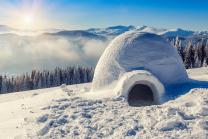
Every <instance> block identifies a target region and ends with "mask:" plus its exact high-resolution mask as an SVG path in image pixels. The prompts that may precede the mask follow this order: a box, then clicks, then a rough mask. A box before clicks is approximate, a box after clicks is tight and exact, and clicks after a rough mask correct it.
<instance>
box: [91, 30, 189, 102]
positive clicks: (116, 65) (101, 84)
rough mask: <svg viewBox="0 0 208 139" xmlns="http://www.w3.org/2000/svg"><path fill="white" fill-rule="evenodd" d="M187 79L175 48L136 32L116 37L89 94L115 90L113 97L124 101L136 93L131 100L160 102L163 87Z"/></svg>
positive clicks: (157, 38) (97, 72) (98, 66)
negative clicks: (123, 98) (118, 97)
mask: <svg viewBox="0 0 208 139" xmlns="http://www.w3.org/2000/svg"><path fill="white" fill-rule="evenodd" d="M187 80H188V76H187V73H186V70H185V68H184V66H183V62H182V60H181V58H180V56H179V55H178V53H177V51H176V50H175V48H173V47H172V46H171V45H170V44H169V43H168V42H167V41H166V40H164V39H163V38H162V37H161V36H158V35H156V34H151V33H144V32H139V31H137V30H135V31H130V32H127V33H124V34H122V35H120V36H118V37H117V38H115V39H114V40H113V41H112V42H111V43H110V44H109V46H108V47H107V48H106V50H105V51H104V53H103V55H102V56H101V58H100V60H99V61H98V64H97V66H96V69H95V74H94V78H93V82H92V88H91V92H98V93H99V91H100V92H103V91H102V90H105V89H108V90H114V91H113V92H111V93H113V94H114V95H115V96H118V95H119V96H124V97H126V98H129V97H130V96H129V94H130V92H136V95H135V94H134V98H140V99H144V100H145V99H150V100H151V99H153V102H154V103H159V102H160V101H161V98H160V97H161V96H162V94H163V93H164V92H165V91H164V86H166V85H171V84H178V83H184V82H186V81H187ZM136 85H137V86H136ZM138 85H140V86H138ZM132 89H134V90H132ZM147 92H149V95H150V94H152V98H150V96H149V95H147V94H146V95H145V93H147ZM141 93H142V94H143V96H140V95H141ZM109 96H110V95H109Z"/></svg>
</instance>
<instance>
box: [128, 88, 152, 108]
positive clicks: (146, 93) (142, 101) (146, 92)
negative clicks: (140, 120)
mask: <svg viewBox="0 0 208 139" xmlns="http://www.w3.org/2000/svg"><path fill="white" fill-rule="evenodd" d="M128 103H129V105H130V106H134V107H138V106H149V105H154V104H155V100H154V94H153V91H152V89H151V88H150V87H149V86H148V85H145V84H135V85H134V86H133V87H132V88H131V89H130V90H129V93H128Z"/></svg>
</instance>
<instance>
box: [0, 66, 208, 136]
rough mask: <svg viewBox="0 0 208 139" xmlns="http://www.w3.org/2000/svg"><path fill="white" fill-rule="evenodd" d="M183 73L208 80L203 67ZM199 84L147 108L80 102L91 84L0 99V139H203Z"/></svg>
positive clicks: (206, 131) (207, 101)
mask: <svg viewBox="0 0 208 139" xmlns="http://www.w3.org/2000/svg"><path fill="white" fill-rule="evenodd" d="M188 74H189V76H190V77H191V78H192V79H195V80H200V81H208V68H199V69H191V70H188ZM202 83H203V85H202V86H200V82H199V85H198V86H197V87H198V88H197V89H194V88H193V89H191V88H189V90H187V93H186V94H185V95H182V96H180V97H178V98H176V99H175V100H170V101H167V102H165V103H164V104H162V105H154V106H146V107H130V106H128V104H127V102H126V100H125V99H124V98H111V99H109V98H106V99H102V100H95V99H91V100H89V99H86V98H83V97H82V95H83V94H84V93H85V92H86V91H88V90H89V89H90V87H91V84H90V83H89V84H80V85H71V86H67V87H66V86H61V87H56V88H49V89H41V90H35V91H26V92H18V93H12V94H3V95H0V139H13V138H15V139H22V138H23V139H24V138H27V139H28V138H32V139H35V138H41V139H42V138H54V139H55V138H144V139H146V138H183V139H184V138H185V139H186V138H187V139H189V138H200V139H203V138H204V139H206V138H208V90H207V89H206V88H200V87H204V84H206V82H202ZM207 84H208V83H207ZM193 87H194V85H193ZM190 89H191V90H190ZM178 90H180V89H178Z"/></svg>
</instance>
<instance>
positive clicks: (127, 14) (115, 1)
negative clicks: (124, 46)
mask: <svg viewBox="0 0 208 139" xmlns="http://www.w3.org/2000/svg"><path fill="white" fill-rule="evenodd" d="M8 5H9V7H10V8H2V7H7V6H8ZM34 5H35V6H36V9H35V10H34V11H32V13H33V14H34V15H36V19H34V21H33V22H34V24H35V25H36V27H35V25H33V27H34V28H38V27H39V28H48V27H51V28H52V27H53V28H69V29H81V28H90V27H107V26H112V25H137V26H142V25H148V26H153V27H162V28H177V27H180V28H186V29H191V30H208V1H207V0H1V1H0V24H8V25H10V24H11V26H15V25H13V24H12V23H13V22H12V21H13V20H14V18H16V16H15V17H12V14H11V13H10V12H9V11H7V10H14V9H15V10H17V11H18V9H22V8H23V9H26V10H24V12H20V13H19V14H27V13H30V12H31V11H30V10H31V9H34V8H33V7H35V6H34ZM11 7H13V8H11ZM37 7H38V8H37ZM3 10H4V11H3ZM2 11H3V12H2ZM36 12H37V13H36ZM8 13H9V14H8ZM14 13H16V12H14ZM18 17H19V16H18ZM9 18H11V19H12V20H11V19H9ZM18 20H19V19H18ZM1 21H2V23H1ZM9 21H10V22H9ZM20 24H21V22H20V23H19V24H18V25H20ZM16 26H17V25H16Z"/></svg>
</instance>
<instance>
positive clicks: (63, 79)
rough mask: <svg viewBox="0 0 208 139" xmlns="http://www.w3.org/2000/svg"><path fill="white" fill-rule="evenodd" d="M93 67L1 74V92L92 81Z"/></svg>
mask: <svg viewBox="0 0 208 139" xmlns="http://www.w3.org/2000/svg"><path fill="white" fill-rule="evenodd" d="M93 72H94V71H93V69H92V68H86V67H67V68H65V69H62V68H59V67H57V68H55V69H54V70H52V71H49V70H43V71H39V70H33V71H32V72H31V73H25V74H22V75H19V76H7V75H4V76H1V75H0V93H10V92H18V91H26V90H33V89H41V88H49V87H56V86H60V85H62V84H67V85H71V84H79V83H87V82H90V81H92V78H93Z"/></svg>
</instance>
